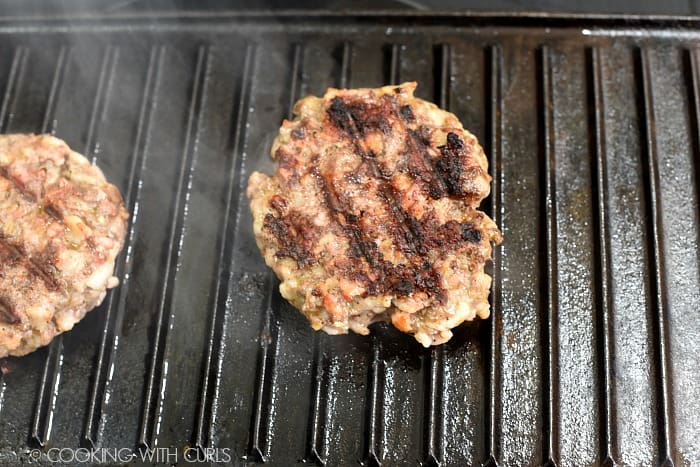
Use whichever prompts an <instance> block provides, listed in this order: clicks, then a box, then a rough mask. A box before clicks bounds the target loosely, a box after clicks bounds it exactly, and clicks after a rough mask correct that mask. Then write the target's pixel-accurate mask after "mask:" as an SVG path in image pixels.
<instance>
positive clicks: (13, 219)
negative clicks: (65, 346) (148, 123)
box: [0, 134, 129, 357]
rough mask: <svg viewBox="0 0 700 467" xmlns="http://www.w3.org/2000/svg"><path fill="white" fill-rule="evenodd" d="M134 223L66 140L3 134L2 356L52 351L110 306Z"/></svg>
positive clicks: (111, 189) (114, 193)
mask: <svg viewBox="0 0 700 467" xmlns="http://www.w3.org/2000/svg"><path fill="white" fill-rule="evenodd" d="M128 218H129V215H128V213H127V211H126V209H125V208H124V202H123V201H122V197H121V195H120V193H119V190H118V189H117V188H116V187H115V186H114V185H111V184H109V183H107V181H106V180H105V177H104V175H103V174H102V172H101V171H100V170H99V169H98V168H97V167H94V166H92V165H91V164H90V162H89V161H88V160H87V159H85V158H84V157H83V156H81V155H80V154H77V153H75V152H73V151H71V149H70V148H69V147H68V146H67V145H66V143H64V142H63V141H61V140H60V139H57V138H54V137H52V136H49V135H20V134H16V135H0V357H5V356H7V355H17V356H19V355H25V354H27V353H29V352H32V351H34V350H36V349H37V348H39V347H41V346H44V345H47V344H48V343H49V342H51V340H52V339H53V338H54V336H56V335H57V334H60V333H62V332H64V331H68V330H70V329H71V328H72V327H73V325H74V324H75V323H77V322H78V321H80V320H81V319H82V318H83V316H85V314H86V313H87V312H88V311H90V310H91V309H93V308H94V307H96V306H98V305H99V304H100V303H101V302H102V300H103V299H104V297H105V295H106V293H107V289H109V288H112V287H115V286H116V285H117V284H118V283H119V281H118V280H117V278H116V277H113V272H114V261H115V258H116V256H117V254H118V253H119V251H120V250H121V248H122V245H123V242H124V237H125V234H126V227H127V222H128Z"/></svg>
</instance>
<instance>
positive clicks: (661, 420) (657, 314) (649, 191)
mask: <svg viewBox="0 0 700 467" xmlns="http://www.w3.org/2000/svg"><path fill="white" fill-rule="evenodd" d="M635 67H636V68H637V70H636V71H637V80H638V83H637V84H638V86H639V92H638V94H637V95H638V97H639V103H638V105H639V106H640V110H641V112H640V115H643V120H641V121H640V137H641V140H642V147H641V153H642V165H643V166H644V168H645V169H646V170H644V175H643V179H644V197H645V199H646V218H647V232H646V237H647V242H648V243H649V253H648V261H649V263H648V264H649V269H650V270H651V271H652V273H651V275H650V277H649V287H650V294H651V304H650V306H651V312H652V317H653V320H654V322H653V323H652V328H653V331H652V334H653V337H652V339H653V341H654V347H655V348H654V351H655V354H656V355H655V358H656V362H655V363H656V375H655V376H656V378H655V379H656V403H657V404H658V407H657V412H656V416H657V430H658V436H659V463H660V464H661V465H665V466H669V467H670V466H673V457H672V454H671V453H672V451H673V445H672V425H671V413H670V410H671V407H670V405H671V391H670V376H669V374H668V363H667V359H668V352H667V348H668V343H667V335H666V323H667V322H668V313H667V309H668V300H667V297H666V287H665V285H664V281H665V280H666V271H665V260H664V251H663V234H664V232H663V225H662V221H661V199H660V194H659V184H660V180H659V169H658V164H659V162H658V152H657V147H656V120H655V116H654V97H653V89H652V82H651V80H652V78H651V68H650V64H649V51H648V49H646V48H638V49H637V50H635Z"/></svg>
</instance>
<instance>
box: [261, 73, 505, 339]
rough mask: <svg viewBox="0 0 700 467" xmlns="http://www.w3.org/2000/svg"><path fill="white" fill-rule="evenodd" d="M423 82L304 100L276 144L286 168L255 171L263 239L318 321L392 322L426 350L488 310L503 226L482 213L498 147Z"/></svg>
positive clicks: (358, 327)
mask: <svg viewBox="0 0 700 467" xmlns="http://www.w3.org/2000/svg"><path fill="white" fill-rule="evenodd" d="M415 87H416V84H415V83H404V84H402V85H401V86H386V87H383V88H379V89H354V90H353V89H348V90H341V89H329V90H328V91H327V92H326V94H325V95H324V96H323V98H317V97H306V98H304V99H302V100H300V101H299V102H297V103H296V105H295V107H294V114H295V118H294V120H292V121H285V122H284V123H283V125H282V128H281V129H280V133H279V136H278V138H277V139H276V140H275V142H274V144H273V146H272V157H273V159H275V162H276V167H277V170H276V172H275V174H274V175H272V176H268V175H265V174H262V173H258V172H254V173H253V174H252V175H251V176H250V179H249V181H248V190H247V194H248V197H249V198H250V206H251V210H252V212H253V230H254V233H255V238H256V241H257V244H258V246H259V247H260V250H261V252H262V254H263V256H264V258H265V262H266V263H267V264H268V265H269V266H270V267H271V268H272V269H273V270H274V271H275V273H276V274H277V276H278V277H279V278H280V280H281V284H280V291H281V293H282V296H284V297H285V298H286V299H287V300H289V301H290V302H291V303H292V304H293V305H294V306H296V307H297V308H298V309H299V310H301V312H302V313H304V315H306V317H307V318H308V319H309V321H310V322H311V326H312V327H313V328H314V329H316V330H324V331H326V332H327V333H329V334H341V333H347V332H348V331H349V330H352V331H354V332H357V333H360V334H368V333H369V329H368V326H369V325H370V324H372V323H374V322H377V321H388V322H391V323H393V325H394V326H395V327H396V328H398V329H399V330H401V331H403V332H407V333H410V334H413V335H414V337H415V338H416V339H417V340H418V341H419V342H420V343H421V344H423V345H425V346H426V347H427V346H430V345H436V344H441V343H444V342H446V341H447V340H449V339H450V337H451V336H452V332H451V329H452V328H454V327H455V326H457V325H459V324H460V323H462V322H464V321H468V320H473V319H474V318H475V317H481V318H487V317H488V316H489V303H488V294H489V289H490V284H491V278H490V277H489V276H488V275H486V274H485V273H484V264H485V262H486V261H488V260H490V258H491V249H492V244H494V243H496V244H497V243H500V241H501V233H500V232H499V230H498V228H497V227H496V225H495V224H494V223H493V221H492V220H491V219H489V217H488V216H486V215H485V214H484V213H483V212H480V211H479V210H478V207H479V204H480V203H481V201H482V200H483V199H484V198H485V197H486V196H488V194H489V189H490V182H491V177H490V176H489V175H488V167H487V161H486V157H485V156H484V153H483V150H482V148H481V146H480V145H479V143H478V142H477V140H476V138H475V137H474V136H473V135H472V134H471V133H469V132H468V131H466V130H465V129H464V128H463V127H462V125H461V123H460V122H459V120H458V119H457V118H456V117H455V116H454V115H453V114H451V113H449V112H446V111H444V110H441V109H439V108H437V107H436V106H435V105H433V104H431V103H429V102H426V101H424V100H421V99H418V98H416V97H414V96H413V92H414V90H415Z"/></svg>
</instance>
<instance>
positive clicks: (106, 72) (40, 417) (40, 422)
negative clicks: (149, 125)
mask: <svg viewBox="0 0 700 467" xmlns="http://www.w3.org/2000/svg"><path fill="white" fill-rule="evenodd" d="M62 50H63V48H62ZM64 59H65V54H60V53H59V56H58V58H57V59H56V68H55V73H54V76H53V81H52V84H51V88H50V92H49V98H48V104H47V106H46V111H45V114H44V120H43V122H44V123H43V124H42V125H45V124H48V123H49V122H50V121H53V112H55V110H56V109H55V105H54V104H55V101H56V100H57V96H56V93H57V92H58V91H59V89H60V83H58V80H60V79H62V78H63V73H64V70H63V69H64V68H65V66H64V64H65V60H64ZM116 62H117V54H116V49H114V48H113V47H111V46H107V49H106V50H105V52H104V55H103V58H102V63H101V65H100V73H99V75H98V82H97V87H96V89H95V97H94V100H93V106H92V110H91V113H90V123H89V125H88V133H87V141H86V144H85V147H84V149H83V155H84V156H85V157H86V158H90V156H91V154H93V152H92V149H93V148H92V141H93V139H95V138H96V135H97V131H98V128H97V127H98V122H99V121H102V120H103V119H104V118H103V117H104V114H103V113H102V112H104V111H105V110H106V105H103V103H104V102H105V101H107V100H108V96H109V91H110V90H111V86H110V85H109V83H110V82H111V80H112V78H113V76H114V69H115V65H116ZM98 115H99V116H100V117H101V118H98ZM46 131H48V128H47V127H44V126H42V128H41V132H42V133H44V132H46ZM95 162H96V156H93V157H92V163H93V164H95ZM62 367H63V334H59V335H58V336H56V338H55V339H54V340H53V341H52V342H51V344H50V346H49V350H48V353H47V355H46V361H45V364H44V372H43V374H42V377H41V382H40V383H39V391H38V399H37V404H36V411H35V412H34V420H33V423H32V435H31V436H32V439H33V440H34V442H35V443H37V444H38V445H39V446H42V447H43V446H45V445H46V443H47V442H48V441H49V439H50V438H51V425H52V420H53V417H54V411H55V408H56V403H57V401H58V393H59V383H60V380H61V369H62Z"/></svg>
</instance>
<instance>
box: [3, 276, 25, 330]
mask: <svg viewBox="0 0 700 467" xmlns="http://www.w3.org/2000/svg"><path fill="white" fill-rule="evenodd" d="M0 277H2V276H1V275H0ZM20 321H21V318H20V316H19V315H18V314H17V311H16V310H15V307H14V305H13V303H12V302H11V301H10V299H9V298H8V297H2V296H0V323H5V324H17V323H19V322H20Z"/></svg>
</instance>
